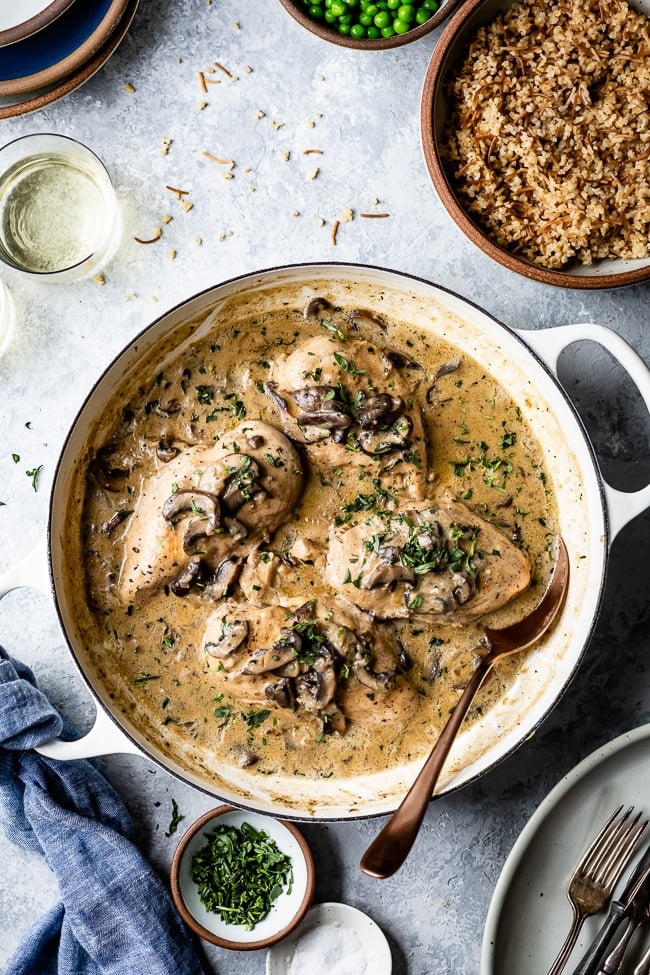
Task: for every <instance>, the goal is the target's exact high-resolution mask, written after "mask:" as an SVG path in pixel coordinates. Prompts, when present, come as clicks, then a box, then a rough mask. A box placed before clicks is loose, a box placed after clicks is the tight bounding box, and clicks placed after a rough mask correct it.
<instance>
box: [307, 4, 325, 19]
mask: <svg viewBox="0 0 650 975" xmlns="http://www.w3.org/2000/svg"><path fill="white" fill-rule="evenodd" d="M309 16H310V17H314V18H315V19H316V20H322V18H323V17H324V16H325V11H324V10H323V8H322V7H321V6H319V5H318V4H317V3H315V4H314V5H313V6H311V7H310V8H309Z"/></svg>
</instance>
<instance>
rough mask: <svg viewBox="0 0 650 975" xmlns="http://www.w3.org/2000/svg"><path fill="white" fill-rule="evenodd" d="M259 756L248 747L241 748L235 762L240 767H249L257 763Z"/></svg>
mask: <svg viewBox="0 0 650 975" xmlns="http://www.w3.org/2000/svg"><path fill="white" fill-rule="evenodd" d="M259 760H260V757H259V755H256V754H255V752H252V751H251V750H250V748H242V750H241V751H240V753H239V757H238V759H237V764H238V765H239V767H240V768H250V767H251V765H257V763H258V762H259Z"/></svg>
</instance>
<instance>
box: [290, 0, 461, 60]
mask: <svg viewBox="0 0 650 975" xmlns="http://www.w3.org/2000/svg"><path fill="white" fill-rule="evenodd" d="M461 2H462V0H280V3H281V4H282V6H283V7H284V8H285V10H287V11H288V12H289V13H290V14H291V16H292V17H293V18H294V20H297V21H298V23H299V24H302V26H303V27H306V28H307V30H310V31H311V32H312V33H313V34H316V35H317V36H318V37H321V38H322V39H323V40H325V41H331V42H332V43H333V44H340V45H342V46H343V47H353V48H356V49H357V50H368V51H373V50H374V51H381V50H386V49H387V48H392V47H400V46H401V45H402V44H410V42H411V41H417V40H418V39H419V38H420V37H424V36H425V35H426V34H430V33H431V31H432V30H434V28H436V27H437V26H438V25H439V24H441V23H442V21H443V20H446V18H447V17H448V16H449V14H450V13H451V12H452V10H454V9H455V8H456V7H457V6H458V5H459V3H461Z"/></svg>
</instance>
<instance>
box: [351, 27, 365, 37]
mask: <svg viewBox="0 0 650 975" xmlns="http://www.w3.org/2000/svg"><path fill="white" fill-rule="evenodd" d="M365 36H366V28H365V27H364V26H363V24H352V27H351V28H350V37H365Z"/></svg>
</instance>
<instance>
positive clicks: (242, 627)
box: [205, 618, 248, 659]
mask: <svg viewBox="0 0 650 975" xmlns="http://www.w3.org/2000/svg"><path fill="white" fill-rule="evenodd" d="M247 637H248V620H233V621H232V623H229V622H228V621H227V620H226V619H225V618H224V619H223V620H222V621H221V636H220V637H219V639H218V640H211V641H210V642H209V643H206V644H205V649H206V652H207V653H209V654H210V656H211V657H218V658H219V659H223V658H224V657H229V656H230V654H231V653H234V652H235V650H238V649H239V647H241V645H242V643H243V642H244V640H246V638H247Z"/></svg>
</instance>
